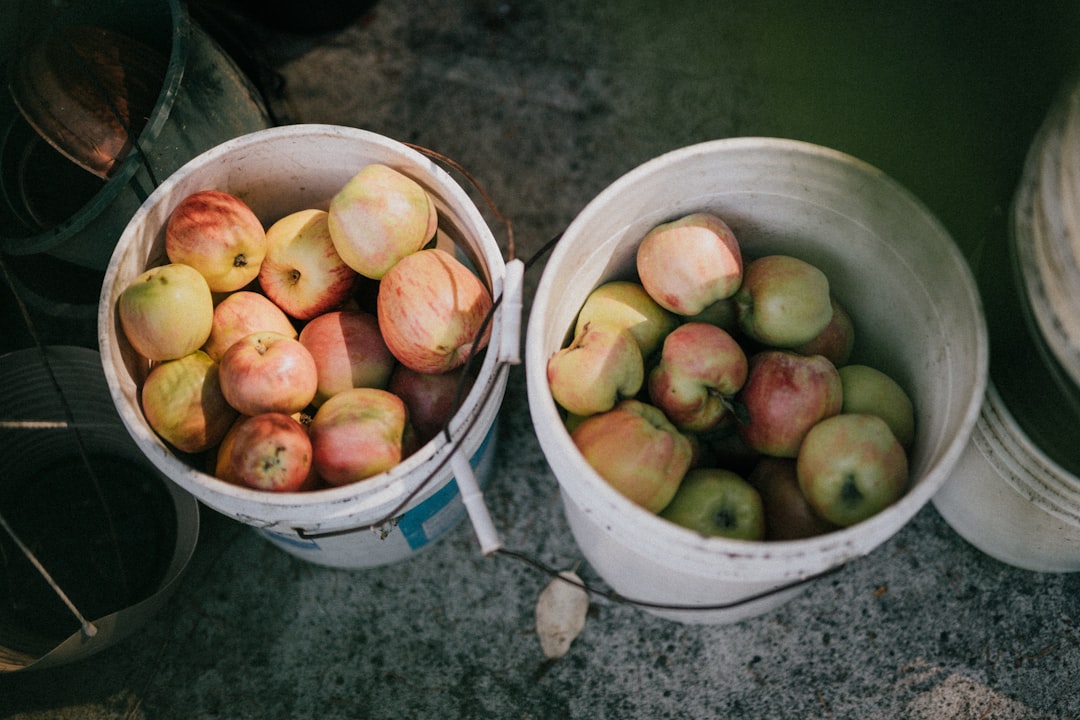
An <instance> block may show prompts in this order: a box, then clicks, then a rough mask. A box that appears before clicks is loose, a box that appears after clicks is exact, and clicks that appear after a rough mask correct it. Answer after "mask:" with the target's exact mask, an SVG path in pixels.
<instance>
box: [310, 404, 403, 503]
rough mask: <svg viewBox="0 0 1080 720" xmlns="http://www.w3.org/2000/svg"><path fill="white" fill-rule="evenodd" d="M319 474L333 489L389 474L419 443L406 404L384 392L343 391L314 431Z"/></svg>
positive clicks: (319, 414) (323, 409)
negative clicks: (413, 431) (416, 440)
mask: <svg viewBox="0 0 1080 720" xmlns="http://www.w3.org/2000/svg"><path fill="white" fill-rule="evenodd" d="M308 433H309V434H310V437H311V445H312V448H313V451H314V462H315V471H316V472H317V473H318V475H319V477H321V478H322V479H323V480H324V481H325V482H327V483H329V484H330V485H347V484H349V483H353V482H357V481H359V480H364V479H365V478H369V477H371V476H373V475H378V474H379V473H382V472H386V471H387V470H389V469H391V468H392V467H394V466H395V465H397V464H398V463H399V462H401V460H402V459H403V458H404V457H405V456H406V455H407V454H408V452H409V450H410V449H411V447H412V444H413V443H414V442H415V440H414V438H412V428H411V426H410V425H409V419H408V410H407V409H406V407H405V403H404V401H402V399H401V398H399V397H398V396H396V395H394V394H393V393H391V392H387V391H386V390H380V389H378V388H353V389H351V390H343V391H342V392H339V393H338V394H336V395H334V396H333V397H332V398H330V399H329V400H327V401H326V402H324V403H323V404H322V405H321V406H320V407H319V409H318V410H317V411H316V413H315V417H313V418H312V419H311V424H310V425H309V426H308Z"/></svg>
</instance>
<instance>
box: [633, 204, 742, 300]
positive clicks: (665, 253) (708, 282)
mask: <svg viewBox="0 0 1080 720" xmlns="http://www.w3.org/2000/svg"><path fill="white" fill-rule="evenodd" d="M636 265H637V272H638V278H639V279H640V280H641V284H642V285H643V286H644V288H645V290H646V291H647V292H648V293H649V295H650V296H651V297H652V298H653V299H654V300H655V301H656V302H657V303H659V304H660V305H661V306H662V307H664V308H666V309H668V310H670V311H671V312H674V313H678V314H679V315H696V314H698V313H700V312H702V311H703V310H704V309H705V308H706V307H708V306H709V305H711V304H713V303H714V302H716V301H717V300H721V299H723V298H727V297H731V295H732V294H734V292H735V291H736V290H737V289H738V287H739V284H740V283H741V281H742V272H743V261H742V252H741V250H740V249H739V243H738V241H737V240H736V239H735V233H733V232H732V231H731V228H730V227H728V225H727V223H725V222H724V221H723V220H721V219H720V218H718V217H717V216H715V215H713V214H711V213H707V212H697V213H691V214H689V215H684V216H682V217H680V218H677V219H675V220H671V221H669V222H666V223H663V224H661V225H657V226H656V227H654V228H653V229H652V230H650V231H649V232H648V233H646V234H645V237H644V238H642V240H641V243H640V244H639V245H638V249H637V255H636Z"/></svg>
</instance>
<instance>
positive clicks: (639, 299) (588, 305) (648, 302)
mask: <svg viewBox="0 0 1080 720" xmlns="http://www.w3.org/2000/svg"><path fill="white" fill-rule="evenodd" d="M678 322H679V320H678V317H677V316H676V315H675V314H674V313H672V312H669V311H668V310H665V309H664V308H662V307H660V305H659V304H658V303H657V302H656V301H655V300H653V299H652V297H651V296H650V295H649V293H647V292H645V288H644V287H642V285H641V283H639V282H635V281H633V280H612V281H610V282H606V283H604V284H603V285H600V286H598V287H597V288H596V289H595V290H593V291H592V292H591V293H589V296H588V297H587V298H586V299H585V304H584V305H582V306H581V310H580V311H579V312H578V317H577V322H576V324H575V327H574V334H575V335H578V334H580V333H581V332H582V330H584V328H585V326H586V325H589V324H595V323H603V324H605V325H617V326H618V327H622V328H625V329H626V330H629V331H630V334H631V335H633V336H634V339H635V340H636V341H637V343H638V347H640V348H641V354H642V356H643V357H649V356H650V355H652V354H653V352H654V351H655V350H657V349H658V348H659V347H660V343H661V342H662V341H663V339H664V337H665V336H666V335H667V334H668V333H669V332H671V331H672V330H674V329H675V326H676V325H677V324H678Z"/></svg>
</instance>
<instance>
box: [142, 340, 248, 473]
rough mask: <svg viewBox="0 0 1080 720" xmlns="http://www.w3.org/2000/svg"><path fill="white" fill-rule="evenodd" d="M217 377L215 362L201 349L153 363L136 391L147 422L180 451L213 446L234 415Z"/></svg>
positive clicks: (222, 434)
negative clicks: (139, 390) (138, 393)
mask: <svg viewBox="0 0 1080 720" xmlns="http://www.w3.org/2000/svg"><path fill="white" fill-rule="evenodd" d="M218 378H219V376H218V364H217V363H216V362H214V361H213V360H212V359H211V358H210V356H209V355H207V354H206V353H205V352H203V351H202V350H195V351H194V352H191V353H189V354H187V355H185V356H184V357H182V358H177V359H175V360H168V361H166V362H163V363H159V364H157V365H155V366H154V368H153V369H152V370H151V371H150V374H149V375H147V376H146V382H144V383H143V386H142V390H141V392H140V395H139V402H140V404H141V405H142V409H143V414H144V416H145V417H146V422H147V423H148V424H149V425H150V427H152V428H153V429H154V432H156V433H157V434H158V435H160V436H161V437H162V438H163V439H164V440H165V441H167V442H168V443H169V444H170V445H172V446H173V447H175V448H177V449H178V450H182V451H183V452H189V453H198V452H203V451H204V450H209V449H210V448H212V447H214V446H215V445H217V444H218V443H220V442H221V440H222V438H224V437H225V434H226V433H227V432H228V431H229V428H230V427H231V426H232V424H233V421H235V420H236V417H237V412H236V410H234V409H233V408H232V406H230V405H229V403H228V402H227V401H226V400H225V396H224V394H223V393H222V392H221V384H220V382H219V379H218Z"/></svg>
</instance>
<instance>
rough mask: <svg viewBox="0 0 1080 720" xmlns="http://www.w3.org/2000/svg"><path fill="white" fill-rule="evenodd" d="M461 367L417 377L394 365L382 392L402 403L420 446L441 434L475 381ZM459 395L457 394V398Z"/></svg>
mask: <svg viewBox="0 0 1080 720" xmlns="http://www.w3.org/2000/svg"><path fill="white" fill-rule="evenodd" d="M465 370H466V368H465V366H464V365H463V366H461V367H459V368H457V369H456V370H451V371H450V372H445V373H418V372H416V371H415V370H410V369H409V368H407V367H405V366H404V365H398V366H397V367H395V368H394V372H393V373H392V374H391V375H390V382H389V384H388V385H387V387H386V389H387V390H389V391H390V392H392V393H394V394H395V395H397V396H398V397H399V398H401V399H402V400H403V401H404V402H405V407H406V408H408V411H409V420H410V422H411V423H412V426H413V430H414V431H415V432H416V436H417V440H418V441H419V442H420V444H424V443H426V442H428V441H429V440H431V439H432V438H433V437H435V436H436V435H438V434H439V433H440V432H442V429H443V428H444V427H446V424H447V423H448V422H449V421H450V418H451V417H453V415H454V413H455V412H456V411H457V408H458V402H459V400H460V401H464V400H465V396H466V395H468V394H469V389H470V388H471V387H472V384H473V381H474V380H475V377H474V373H472V372H471V371H470V372H469V373H468V375H466V372H465ZM459 393H460V394H459Z"/></svg>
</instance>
